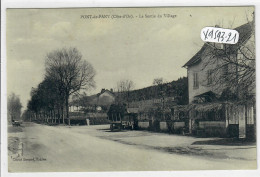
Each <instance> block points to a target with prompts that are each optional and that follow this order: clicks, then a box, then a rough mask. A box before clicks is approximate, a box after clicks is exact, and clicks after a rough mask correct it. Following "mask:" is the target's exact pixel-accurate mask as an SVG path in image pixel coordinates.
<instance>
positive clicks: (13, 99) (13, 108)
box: [7, 93, 22, 122]
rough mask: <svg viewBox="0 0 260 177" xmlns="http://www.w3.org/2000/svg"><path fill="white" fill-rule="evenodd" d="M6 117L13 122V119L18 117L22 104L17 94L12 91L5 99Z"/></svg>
mask: <svg viewBox="0 0 260 177" xmlns="http://www.w3.org/2000/svg"><path fill="white" fill-rule="evenodd" d="M7 109H8V119H9V121H11V122H13V120H14V119H16V120H17V119H20V116H21V109H22V104H21V101H20V98H19V96H17V95H15V94H14V93H12V94H11V95H9V97H8V100H7Z"/></svg>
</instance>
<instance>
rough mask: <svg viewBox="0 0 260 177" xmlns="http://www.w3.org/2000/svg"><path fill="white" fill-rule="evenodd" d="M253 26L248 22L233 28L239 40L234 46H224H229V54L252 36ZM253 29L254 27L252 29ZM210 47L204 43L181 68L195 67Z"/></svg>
mask: <svg viewBox="0 0 260 177" xmlns="http://www.w3.org/2000/svg"><path fill="white" fill-rule="evenodd" d="M253 25H254V23H253V22H248V23H246V24H243V25H241V26H239V27H237V28H235V30H236V31H238V33H239V40H238V42H237V43H236V44H233V45H232V44H226V45H229V46H230V52H231V53H233V52H235V51H236V50H237V49H238V48H239V47H240V46H241V45H243V44H244V43H245V42H246V41H248V40H249V38H250V37H251V35H252V32H253V30H252V26H253ZM253 28H254V27H253ZM210 48H211V47H210V45H208V43H205V44H204V45H203V46H202V48H201V49H200V50H199V51H198V52H197V53H196V54H195V55H194V56H193V57H192V58H191V59H190V60H189V61H188V62H187V63H185V64H184V65H183V67H189V66H192V65H195V64H197V63H199V62H200V61H201V58H202V56H203V55H204V51H205V50H206V49H210Z"/></svg>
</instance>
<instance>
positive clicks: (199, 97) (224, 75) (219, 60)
mask: <svg viewBox="0 0 260 177" xmlns="http://www.w3.org/2000/svg"><path fill="white" fill-rule="evenodd" d="M253 25H254V23H253V22H249V23H246V24H244V25H241V26H239V27H237V28H235V30H237V31H238V32H239V41H238V43H237V44H234V45H232V44H220V43H209V42H206V43H205V44H204V45H203V46H202V48H201V49H200V50H199V51H198V52H197V53H196V54H195V55H194V56H193V57H192V58H191V59H190V60H189V61H188V62H187V63H185V64H184V66H183V67H185V68H187V75H188V91H189V103H199V102H212V101H216V98H217V97H220V95H221V94H222V92H223V91H224V90H225V89H226V88H227V87H229V86H230V85H231V84H234V85H235V84H236V83H237V82H240V83H242V82H243V80H242V78H237V77H235V76H236V73H239V74H237V75H240V73H241V72H243V71H242V70H241V68H240V66H241V67H243V65H242V62H243V63H244V62H245V60H246V59H245V60H243V58H245V57H249V56H250V55H254V53H255V51H254V46H255V44H254V26H253ZM246 49H248V51H246V52H244V51H243V50H246ZM249 49H251V51H250V52H251V53H252V54H249ZM241 51H242V52H244V53H246V54H244V55H243V54H242V53H241ZM253 57H255V56H253ZM253 59H254V58H253ZM250 61H251V60H250V59H248V62H250ZM239 62H241V63H239ZM251 64H252V65H255V63H254V60H252V61H251ZM247 66H250V64H247V65H245V67H247ZM253 67H254V66H253ZM242 69H243V68H242ZM232 73H233V74H232ZM232 76H233V77H232ZM253 77H254V76H253ZM253 79H254V80H255V78H253ZM231 82H233V83H231ZM240 85H241V86H242V84H240ZM253 88H255V86H253ZM231 89H234V88H231ZM252 90H254V89H252ZM232 91H234V90H232Z"/></svg>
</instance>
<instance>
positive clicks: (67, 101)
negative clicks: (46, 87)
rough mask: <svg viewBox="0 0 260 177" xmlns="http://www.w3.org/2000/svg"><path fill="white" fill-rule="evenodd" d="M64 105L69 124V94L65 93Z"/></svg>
mask: <svg viewBox="0 0 260 177" xmlns="http://www.w3.org/2000/svg"><path fill="white" fill-rule="evenodd" d="M65 106H66V116H67V120H68V125H70V118H69V94H68V93H67V94H66V100H65Z"/></svg>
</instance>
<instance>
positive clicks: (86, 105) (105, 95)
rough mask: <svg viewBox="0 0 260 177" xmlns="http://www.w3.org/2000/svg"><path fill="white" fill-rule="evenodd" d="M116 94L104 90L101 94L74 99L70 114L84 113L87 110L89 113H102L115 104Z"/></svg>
mask: <svg viewBox="0 0 260 177" xmlns="http://www.w3.org/2000/svg"><path fill="white" fill-rule="evenodd" d="M115 97H116V96H115V94H114V93H113V90H112V89H111V90H107V89H102V90H101V92H100V93H98V94H95V95H91V96H85V97H83V98H74V99H73V100H72V101H71V102H70V107H69V110H70V112H82V111H83V110H87V111H88V112H100V111H105V110H103V109H104V108H106V109H108V108H109V106H110V105H111V104H112V103H114V102H115Z"/></svg>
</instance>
